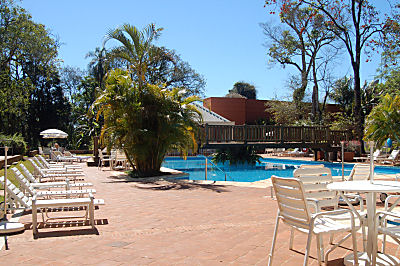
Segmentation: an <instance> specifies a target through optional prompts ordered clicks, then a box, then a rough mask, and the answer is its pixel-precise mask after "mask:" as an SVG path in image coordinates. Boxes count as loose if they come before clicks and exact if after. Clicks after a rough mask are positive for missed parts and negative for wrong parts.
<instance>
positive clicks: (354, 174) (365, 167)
mask: <svg viewBox="0 0 400 266" xmlns="http://www.w3.org/2000/svg"><path fill="white" fill-rule="evenodd" d="M374 167H375V166H374ZM370 178H371V171H370V165H369V164H359V163H357V164H355V165H354V166H353V169H352V170H351V173H350V176H349V181H355V180H369V179H370Z"/></svg>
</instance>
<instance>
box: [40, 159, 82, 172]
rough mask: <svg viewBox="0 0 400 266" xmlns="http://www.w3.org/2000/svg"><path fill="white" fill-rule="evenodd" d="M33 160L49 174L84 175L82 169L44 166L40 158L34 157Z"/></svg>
mask: <svg viewBox="0 0 400 266" xmlns="http://www.w3.org/2000/svg"><path fill="white" fill-rule="evenodd" d="M32 160H33V161H35V163H36V164H37V165H38V166H39V167H40V168H41V169H42V170H43V171H44V172H48V173H61V174H66V173H82V172H83V170H82V168H75V167H68V166H63V165H50V164H44V163H42V161H41V160H39V158H38V157H32Z"/></svg>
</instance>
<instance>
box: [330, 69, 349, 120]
mask: <svg viewBox="0 0 400 266" xmlns="http://www.w3.org/2000/svg"><path fill="white" fill-rule="evenodd" d="M329 97H330V98H331V99H332V100H334V101H335V102H336V103H337V104H338V105H339V106H340V107H341V109H342V111H343V113H344V114H345V115H346V116H347V117H351V116H352V114H353V102H354V89H353V79H352V78H351V77H350V78H348V77H346V76H345V77H343V78H341V79H338V80H337V81H336V82H335V83H334V85H333V88H332V92H331V94H330V95H329Z"/></svg>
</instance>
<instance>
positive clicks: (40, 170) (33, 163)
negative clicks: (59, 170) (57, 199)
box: [28, 159, 45, 177]
mask: <svg viewBox="0 0 400 266" xmlns="http://www.w3.org/2000/svg"><path fill="white" fill-rule="evenodd" d="M28 160H29V161H30V162H31V164H32V165H33V168H34V169H35V173H36V174H38V175H40V176H42V177H44V176H45V174H44V173H43V171H42V169H41V168H40V167H39V166H38V165H37V164H36V163H35V161H34V160H32V159H28Z"/></svg>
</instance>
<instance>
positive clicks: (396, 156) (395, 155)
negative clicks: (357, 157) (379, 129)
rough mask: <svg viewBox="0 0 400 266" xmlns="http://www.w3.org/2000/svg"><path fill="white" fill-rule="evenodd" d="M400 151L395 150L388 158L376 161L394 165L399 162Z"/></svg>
mask: <svg viewBox="0 0 400 266" xmlns="http://www.w3.org/2000/svg"><path fill="white" fill-rule="evenodd" d="M399 155H400V150H393V151H392V152H391V153H390V155H389V156H388V157H387V158H377V159H376V161H377V162H379V163H384V164H386V163H388V164H394V163H395V162H396V161H398V160H399Z"/></svg>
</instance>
